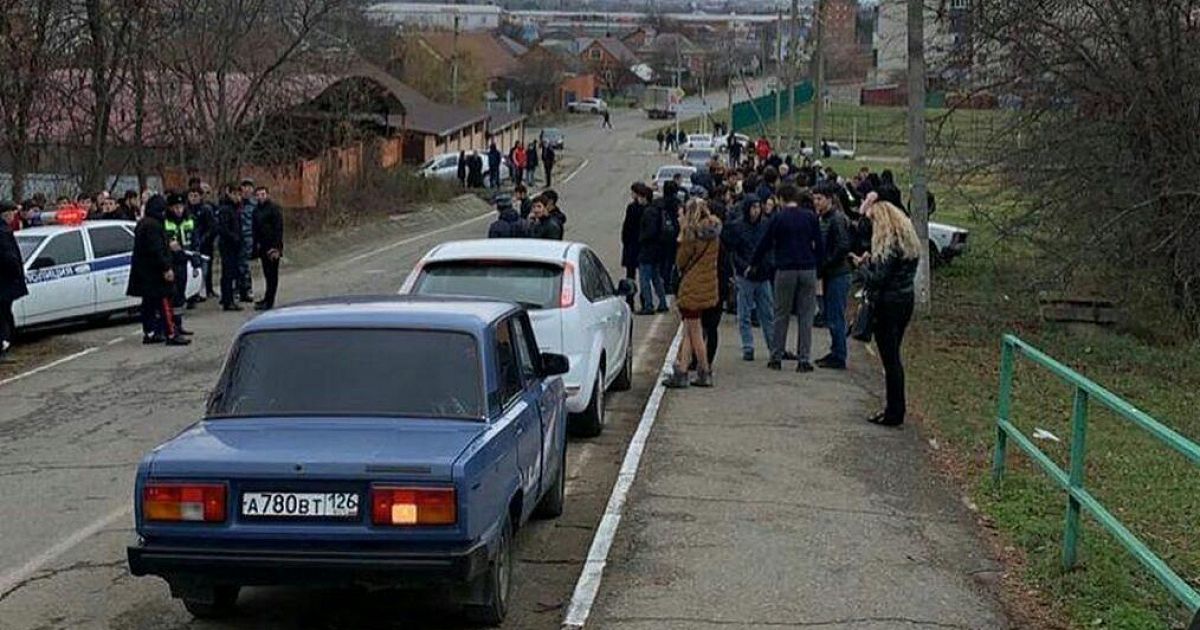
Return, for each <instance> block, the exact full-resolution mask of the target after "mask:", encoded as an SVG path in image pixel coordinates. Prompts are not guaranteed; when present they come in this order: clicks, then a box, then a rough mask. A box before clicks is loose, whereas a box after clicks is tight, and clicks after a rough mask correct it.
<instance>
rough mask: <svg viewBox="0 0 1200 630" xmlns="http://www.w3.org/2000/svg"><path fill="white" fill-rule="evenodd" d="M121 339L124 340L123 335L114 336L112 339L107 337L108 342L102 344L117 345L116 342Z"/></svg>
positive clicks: (119, 341)
mask: <svg viewBox="0 0 1200 630" xmlns="http://www.w3.org/2000/svg"><path fill="white" fill-rule="evenodd" d="M122 341H125V337H116V338H114V339H109V340H108V343H106V344H104V345H106V346H115V345H117V344H119V343H121V342H122Z"/></svg>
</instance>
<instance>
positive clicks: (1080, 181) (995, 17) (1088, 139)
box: [958, 0, 1200, 333]
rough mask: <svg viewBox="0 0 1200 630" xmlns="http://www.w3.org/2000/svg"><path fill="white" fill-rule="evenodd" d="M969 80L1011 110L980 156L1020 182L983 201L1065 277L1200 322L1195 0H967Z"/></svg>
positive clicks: (1199, 87)
mask: <svg viewBox="0 0 1200 630" xmlns="http://www.w3.org/2000/svg"><path fill="white" fill-rule="evenodd" d="M972 11H973V13H972V16H971V17H972V20H973V27H974V32H975V37H976V41H975V42H973V49H974V54H975V56H976V60H975V64H974V69H973V73H974V76H973V81H974V83H975V86H976V89H978V90H980V91H986V92H988V93H990V94H992V95H995V97H996V98H997V99H998V100H999V101H1000V102H1001V103H1002V105H1004V106H1005V107H1007V108H1008V109H1009V113H1008V114H1007V115H1006V116H1005V117H1004V119H1003V121H1004V124H1002V125H999V126H998V127H997V129H996V134H995V137H994V138H993V141H992V142H990V143H988V144H989V145H990V146H994V147H997V150H995V151H993V152H991V153H990V154H988V155H983V156H980V155H975V156H971V159H970V160H960V161H959V162H958V164H959V168H958V170H959V172H960V174H963V175H970V174H972V173H976V172H980V171H986V172H987V173H989V175H990V176H993V177H995V176H999V177H1000V178H1001V181H1003V182H1004V184H1005V185H1006V186H1009V187H1011V188H1015V189H1017V190H1019V191H1021V192H1022V193H1023V194H1022V195H1021V199H1022V200H1023V203H1022V204H1021V206H1020V211H1019V212H1014V211H1013V209H1012V208H1011V206H1009V207H1008V208H1006V209H1005V212H1004V213H1000V212H997V211H995V210H987V209H985V210H984V212H985V216H988V217H990V218H992V219H993V220H994V221H996V223H997V224H998V225H1000V227H1001V231H1002V233H1006V234H1023V235H1025V236H1027V237H1028V238H1029V240H1030V241H1031V242H1033V243H1035V244H1037V245H1039V246H1040V247H1042V248H1043V249H1044V251H1046V252H1047V255H1046V257H1045V261H1046V263H1047V264H1046V268H1047V269H1049V270H1051V271H1052V272H1054V277H1053V278H1052V279H1053V280H1054V281H1056V282H1058V283H1060V284H1061V285H1062V286H1065V287H1067V288H1072V287H1074V288H1077V289H1079V290H1081V291H1087V292H1095V291H1100V292H1104V293H1107V294H1109V295H1113V296H1117V297H1123V298H1126V299H1127V300H1128V303H1130V304H1135V305H1137V306H1138V307H1139V308H1149V307H1153V306H1158V307H1159V312H1161V311H1162V310H1164V309H1163V308H1162V307H1168V308H1171V309H1174V311H1175V312H1177V313H1179V314H1181V315H1182V316H1183V317H1184V319H1185V320H1186V321H1187V322H1189V323H1190V325H1191V330H1192V332H1193V333H1200V248H1197V247H1196V246H1195V243H1196V242H1197V239H1198V238H1200V188H1198V187H1197V185H1196V173H1197V172H1198V170H1200V136H1198V135H1197V134H1196V133H1195V130H1196V128H1197V127H1198V125H1200V108H1198V106H1197V103H1198V102H1200V2H1198V1H1197V0H1126V1H1125V2H1115V1H1109V0H1006V1H1004V2H978V3H973V8H972Z"/></svg>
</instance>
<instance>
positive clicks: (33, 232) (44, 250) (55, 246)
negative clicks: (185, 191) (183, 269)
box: [13, 221, 203, 328]
mask: <svg viewBox="0 0 1200 630" xmlns="http://www.w3.org/2000/svg"><path fill="white" fill-rule="evenodd" d="M134 225H135V224H134V223H133V222H132V221H84V222H82V223H80V224H77V225H47V226H41V227H30V228H25V229H23V230H21V231H19V232H17V233H16V237H17V247H18V248H20V250H21V260H22V261H23V262H24V264H25V283H26V284H27V285H28V286H29V295H27V296H25V297H23V298H21V299H19V300H17V301H16V302H14V303H13V316H14V318H15V319H16V323H17V328H23V327H26V326H33V325H38V324H49V323H52V322H58V321H64V320H73V319H91V318H94V319H102V318H104V317H107V316H108V315H111V314H113V313H120V312H124V311H129V310H130V309H133V308H135V307H137V306H138V304H140V302H141V301H140V300H139V299H137V298H131V297H128V296H127V295H125V289H126V287H127V286H128V284H129V268H130V261H131V260H132V258H133V228H134ZM202 286H203V279H202V278H201V277H200V270H199V269H198V268H196V267H193V266H192V265H191V264H190V263H189V264H188V284H187V295H188V297H193V296H196V295H199V293H200V289H201V288H202Z"/></svg>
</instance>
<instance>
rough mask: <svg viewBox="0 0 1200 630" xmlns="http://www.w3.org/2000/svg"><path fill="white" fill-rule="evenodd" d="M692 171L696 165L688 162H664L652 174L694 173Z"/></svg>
mask: <svg viewBox="0 0 1200 630" xmlns="http://www.w3.org/2000/svg"><path fill="white" fill-rule="evenodd" d="M694 172H696V167H695V166H692V165H690V164H664V165H663V166H660V167H658V170H657V171H655V172H654V174H655V175H662V174H663V173H694Z"/></svg>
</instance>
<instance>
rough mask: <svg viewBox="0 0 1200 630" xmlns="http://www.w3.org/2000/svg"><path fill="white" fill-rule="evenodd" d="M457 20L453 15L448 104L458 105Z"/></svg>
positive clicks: (456, 14)
mask: <svg viewBox="0 0 1200 630" xmlns="http://www.w3.org/2000/svg"><path fill="white" fill-rule="evenodd" d="M458 18H459V14H458V12H457V11H456V12H455V13H454V38H453V40H452V41H453V44H452V48H451V51H450V102H451V103H454V104H455V105H458Z"/></svg>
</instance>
